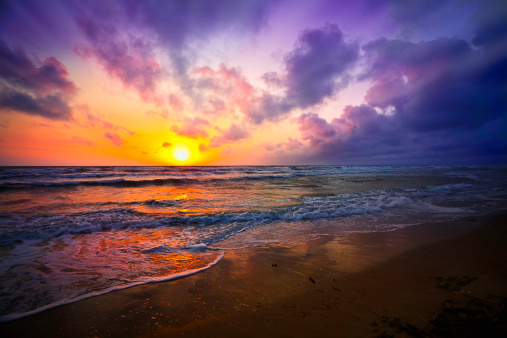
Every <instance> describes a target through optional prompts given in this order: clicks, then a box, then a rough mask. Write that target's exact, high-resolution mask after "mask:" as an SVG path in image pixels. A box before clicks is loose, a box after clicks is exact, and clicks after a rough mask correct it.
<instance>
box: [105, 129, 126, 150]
mask: <svg viewBox="0 0 507 338" xmlns="http://www.w3.org/2000/svg"><path fill="white" fill-rule="evenodd" d="M104 136H105V137H106V138H107V139H109V141H111V143H112V144H114V145H115V146H116V147H121V146H122V145H123V139H122V138H121V137H120V135H118V134H115V133H110V132H105V133H104Z"/></svg>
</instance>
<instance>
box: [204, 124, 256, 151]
mask: <svg viewBox="0 0 507 338" xmlns="http://www.w3.org/2000/svg"><path fill="white" fill-rule="evenodd" d="M217 129H218V128H217ZM249 136H250V132H249V131H248V130H247V129H245V128H243V127H241V126H239V125H237V124H235V123H233V124H231V125H230V126H229V128H228V129H227V130H225V131H223V132H222V134H221V135H219V136H213V137H212V138H211V140H210V144H209V146H206V145H200V146H199V149H200V150H201V151H206V150H208V149H210V148H218V147H221V146H222V145H224V144H227V143H231V142H235V141H239V140H242V139H244V138H247V137H249Z"/></svg>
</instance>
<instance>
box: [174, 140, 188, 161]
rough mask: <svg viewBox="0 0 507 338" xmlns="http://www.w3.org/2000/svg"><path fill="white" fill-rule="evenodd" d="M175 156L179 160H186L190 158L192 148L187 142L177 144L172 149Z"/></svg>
mask: <svg viewBox="0 0 507 338" xmlns="http://www.w3.org/2000/svg"><path fill="white" fill-rule="evenodd" d="M171 153H172V155H173V157H174V158H175V159H176V160H178V161H181V162H183V161H186V160H188V159H189V158H190V155H191V154H190V150H189V149H188V147H187V146H186V145H185V144H181V143H180V144H176V145H175V146H174V148H173V150H172V152H171Z"/></svg>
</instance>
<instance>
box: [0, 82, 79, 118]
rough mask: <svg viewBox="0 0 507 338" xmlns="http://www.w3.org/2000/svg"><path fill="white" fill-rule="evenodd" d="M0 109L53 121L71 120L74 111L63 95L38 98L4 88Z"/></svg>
mask: <svg viewBox="0 0 507 338" xmlns="http://www.w3.org/2000/svg"><path fill="white" fill-rule="evenodd" d="M0 108H2V109H4V110H5V111H12V112H21V113H25V114H28V115H34V116H41V117H44V118H47V119H51V120H69V119H71V117H72V110H71V109H70V107H69V106H68V104H67V101H66V99H65V97H63V95H61V94H55V95H46V96H41V97H38V96H36V95H34V96H32V95H30V94H25V93H22V92H18V91H14V90H9V89H3V88H2V90H1V91H0Z"/></svg>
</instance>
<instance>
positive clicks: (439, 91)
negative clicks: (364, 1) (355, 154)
mask: <svg viewBox="0 0 507 338" xmlns="http://www.w3.org/2000/svg"><path fill="white" fill-rule="evenodd" d="M363 49H364V50H365V52H366V53H368V54H370V56H372V57H373V59H372V60H373V61H372V64H371V68H370V69H369V71H368V72H369V74H368V76H369V77H370V78H371V79H372V80H373V86H372V87H371V88H370V90H369V91H368V93H367V95H366V97H365V99H366V101H367V102H368V103H369V104H370V105H372V106H374V107H379V108H385V107H387V106H389V105H392V106H394V107H395V108H396V111H397V116H399V118H400V119H402V120H403V123H404V125H405V126H406V127H408V128H409V129H411V130H419V131H431V130H437V129H474V128H476V127H478V126H481V125H483V124H485V123H487V122H489V121H491V120H492V119H496V118H500V117H502V116H503V115H504V114H505V112H506V111H507V102H506V100H505V91H506V89H507V75H505V74H506V73H503V74H502V73H500V74H491V72H490V69H491V67H492V66H493V67H494V66H495V65H496V64H500V65H501V64H502V63H503V64H504V65H505V60H507V48H505V49H504V51H503V55H501V58H495V60H492V59H491V58H490V55H489V53H488V50H487V49H483V50H477V49H474V48H473V47H472V46H471V45H470V44H469V43H468V42H467V41H465V40H461V39H457V38H440V39H437V40H432V41H427V42H419V43H410V42H406V41H402V40H387V39H381V40H377V41H374V42H371V43H369V44H367V45H365V46H364V47H363ZM497 54H499V53H497ZM497 56H498V55H497Z"/></svg>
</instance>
